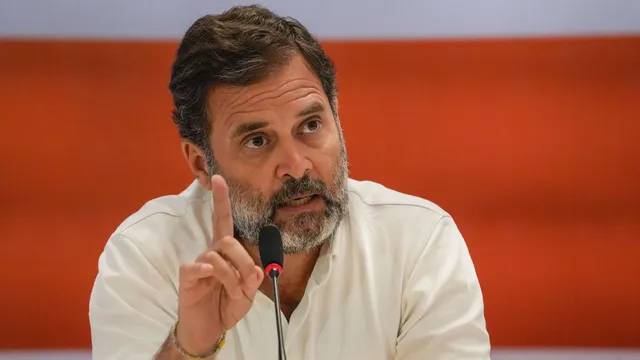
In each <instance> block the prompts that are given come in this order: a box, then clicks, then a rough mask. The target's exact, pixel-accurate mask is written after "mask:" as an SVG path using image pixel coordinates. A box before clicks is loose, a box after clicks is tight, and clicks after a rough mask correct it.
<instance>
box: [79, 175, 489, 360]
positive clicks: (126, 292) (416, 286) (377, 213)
mask: <svg viewBox="0 0 640 360" xmlns="http://www.w3.org/2000/svg"><path fill="white" fill-rule="evenodd" d="M348 186H349V196H350V202H349V214H348V216H347V217H346V218H345V219H344V220H343V222H342V223H341V225H340V227H339V229H338V231H337V233H336V236H335V239H334V240H333V241H332V242H331V243H327V244H326V245H325V246H324V247H323V251H322V255H321V256H320V258H319V259H318V262H317V264H316V267H315V269H314V271H313V273H312V276H311V279H310V280H309V283H308V286H307V289H306V292H305V296H304V298H303V300H302V302H301V303H300V305H299V306H298V308H297V309H296V310H295V312H294V313H293V315H292V316H291V319H290V322H286V321H285V323H284V324H283V327H284V332H285V339H286V351H287V358H288V359H289V360H296V359H301V360H302V359H304V360H316V359H318V360H319V359H349V360H351V359H367V360H389V359H397V360H423V359H430V360H447V359H457V360H460V359H474V360H481V359H489V358H490V355H489V354H490V344H489V335H488V333H487V331H486V326H485V319H484V305H483V299H482V294H481V290H480V286H479V284H478V279H477V277H476V273H475V269H474V266H473V264H472V261H471V258H470V256H469V252H468V250H467V247H466V244H465V242H464V240H463V238H462V236H461V234H460V232H459V231H458V228H457V227H456V225H455V223H454V221H453V220H452V218H451V217H450V216H449V215H448V214H447V213H446V212H444V211H443V210H442V209H440V208H439V207H437V206H436V205H434V204H433V203H431V202H428V201H426V200H423V199H420V198H417V197H413V196H409V195H406V194H401V193H399V192H396V191H393V190H390V189H387V188H385V187H383V186H381V185H379V184H376V183H372V182H360V181H355V180H349V183H348ZM211 235H212V207H211V193H210V192H208V191H206V190H205V189H203V188H201V187H200V186H199V185H198V184H197V183H195V182H194V183H193V184H192V185H191V186H190V187H189V188H188V189H186V190H185V191H184V192H183V193H181V194H180V195H176V196H166V197H161V198H158V199H155V200H152V201H150V202H149V203H147V204H146V205H145V206H144V207H142V209H140V210H139V211H138V212H136V213H135V214H133V215H132V216H131V217H129V218H128V219H127V220H126V221H125V222H124V223H123V224H122V225H121V226H120V227H118V229H117V230H116V231H115V233H114V234H113V236H112V237H111V238H110V239H109V241H108V243H107V245H106V247H105V249H104V252H103V254H102V255H101V257H100V260H99V274H98V276H97V278H96V281H95V285H94V288H93V292H92V294H91V301H90V310H89V316H90V321H91V335H92V342H93V359H95V360H116V359H151V358H152V357H153V355H154V354H155V353H156V351H157V350H158V348H159V347H160V346H161V344H162V343H163V341H164V340H165V339H166V337H167V335H168V333H169V329H170V328H171V326H172V325H173V323H174V322H175V321H176V316H177V315H176V311H177V300H178V299H177V289H178V268H179V265H180V264H181V263H183V262H187V261H193V260H194V259H195V258H196V257H197V256H198V255H199V254H200V253H202V252H203V251H205V250H206V249H207V247H208V245H209V244H210V242H211ZM284 269H285V271H287V267H286V262H285V265H284ZM283 320H284V317H283ZM275 327H276V325H275V317H274V305H273V302H272V301H271V300H270V299H269V298H268V297H266V296H265V295H263V294H262V293H260V292H259V293H258V295H257V296H256V300H255V302H254V304H253V306H252V308H251V310H250V311H249V313H248V314H247V315H246V316H245V317H244V318H243V319H242V320H241V321H240V322H239V323H238V324H237V325H236V326H235V327H234V328H233V329H232V330H230V332H229V333H228V335H227V344H226V346H225V347H224V348H223V349H222V350H221V352H220V353H219V355H218V356H217V360H228V359H229V360H231V359H234V360H238V359H246V360H253V359H269V358H270V359H276V358H277V336H276V332H275Z"/></svg>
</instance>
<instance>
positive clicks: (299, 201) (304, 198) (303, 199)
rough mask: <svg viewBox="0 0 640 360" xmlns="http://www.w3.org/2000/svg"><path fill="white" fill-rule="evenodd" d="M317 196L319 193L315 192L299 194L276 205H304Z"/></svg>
mask: <svg viewBox="0 0 640 360" xmlns="http://www.w3.org/2000/svg"><path fill="white" fill-rule="evenodd" d="M318 196H319V195H317V194H309V195H301V196H298V197H295V198H292V199H291V200H288V201H285V202H283V203H281V204H280V205H278V207H287V206H300V205H304V204H306V203H308V202H310V201H311V200H314V199H315V198H317V197H318Z"/></svg>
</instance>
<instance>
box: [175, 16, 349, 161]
mask: <svg viewBox="0 0 640 360" xmlns="http://www.w3.org/2000/svg"><path fill="white" fill-rule="evenodd" d="M295 54H299V55H301V56H302V57H304V59H305V61H306V62H307V63H308V65H309V66H310V68H311V69H312V70H313V71H314V73H315V74H316V76H318V78H319V79H320V82H321V83H322V86H323V88H324V92H325V94H326V96H327V98H328V99H329V103H330V106H331V110H332V111H333V113H334V116H336V119H337V114H336V112H337V110H336V107H335V99H336V93H337V90H336V84H335V70H334V66H333V63H332V61H331V60H330V59H329V57H328V56H327V55H326V54H325V52H324V50H323V48H322V46H321V45H320V43H319V42H318V40H316V39H315V38H314V37H313V36H312V35H311V33H309V31H308V30H307V29H306V28H305V27H304V26H303V25H302V24H300V23H299V22H298V21H297V20H295V19H293V18H290V17H280V16H278V15H276V14H275V13H273V12H271V11H270V10H268V9H266V8H264V7H262V6H258V5H249V6H236V7H233V8H231V9H229V10H227V11H225V12H223V13H221V14H218V15H207V16H203V17H201V18H200V19H198V20H196V21H195V23H193V25H192V26H191V27H190V28H189V29H188V30H187V32H186V33H185V35H184V37H183V39H182V41H181V42H180V45H179V47H178V51H177V54H176V58H175V61H174V63H173V67H172V70H171V81H170V84H169V89H170V90H171V94H172V95H173V103H174V106H175V109H174V111H173V121H174V122H175V124H176V125H177V127H178V132H179V133H180V136H181V137H182V138H183V139H185V140H187V141H190V142H192V143H193V144H195V145H196V146H198V147H200V148H201V149H203V150H204V151H205V154H206V155H207V163H208V166H209V169H213V168H215V163H214V160H213V154H212V152H211V147H210V145H209V135H210V133H211V117H210V114H211V112H214V111H215V109H210V108H208V106H207V94H208V92H209V90H210V89H211V88H212V87H214V86H216V85H221V84H224V85H236V86H247V85H250V84H254V83H256V82H259V81H261V80H263V79H264V78H266V77H267V76H268V75H269V74H271V73H272V72H273V71H274V70H276V69H278V68H279V67H282V66H284V65H286V64H287V63H288V62H289V60H290V59H291V57H292V56H293V55H295Z"/></svg>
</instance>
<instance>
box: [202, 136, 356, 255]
mask: <svg viewBox="0 0 640 360" xmlns="http://www.w3.org/2000/svg"><path fill="white" fill-rule="evenodd" d="M338 130H340V129H339V128H338ZM340 143H341V149H340V154H339V159H338V163H337V166H336V171H335V173H334V174H333V183H332V184H330V185H328V190H329V192H330V193H331V195H330V196H327V198H325V202H326V205H327V211H325V212H324V213H322V214H318V213H315V214H301V215H299V216H298V217H296V218H294V219H292V220H291V221H289V222H288V223H285V224H276V223H275V222H274V218H275V204H268V203H266V202H265V201H264V200H263V198H262V196H261V194H260V193H253V192H252V193H251V194H247V190H246V189H243V188H242V186H241V185H240V184H239V183H237V182H235V181H233V179H230V178H225V180H227V184H228V186H229V197H230V202H231V211H232V216H233V221H234V226H235V227H236V228H237V230H238V231H239V232H240V234H241V237H242V239H243V240H244V241H246V242H247V243H249V244H251V245H256V246H257V245H258V241H259V233H260V229H262V228H263V227H264V226H267V225H276V226H278V227H279V228H280V231H281V233H282V242H283V248H284V252H285V253H286V254H294V253H301V252H308V251H311V250H313V249H314V248H317V247H319V246H321V245H322V244H324V243H325V242H326V241H328V240H330V239H331V238H332V237H333V235H334V234H335V231H336V229H337V228H338V226H339V224H340V222H341V221H342V219H343V218H344V216H345V215H346V214H347V209H348V204H349V197H348V189H347V181H348V162H347V156H346V146H345V143H344V140H343V138H342V132H341V131H340ZM205 156H206V161H207V165H208V168H209V170H210V174H220V175H222V176H223V177H224V173H223V172H221V171H220V168H219V167H218V165H217V163H216V162H215V158H214V157H213V154H212V153H211V151H210V150H209V151H207V150H205ZM305 221H307V222H313V221H315V224H314V225H313V226H314V227H315V228H316V230H315V231H307V232H304V231H291V229H290V228H295V229H301V228H302V225H304V222H305ZM279 225H280V226H279Z"/></svg>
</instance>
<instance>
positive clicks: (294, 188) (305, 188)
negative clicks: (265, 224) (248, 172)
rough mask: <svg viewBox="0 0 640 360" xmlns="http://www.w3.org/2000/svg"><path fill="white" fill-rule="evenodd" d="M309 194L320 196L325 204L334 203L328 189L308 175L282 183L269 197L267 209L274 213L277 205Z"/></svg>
mask: <svg viewBox="0 0 640 360" xmlns="http://www.w3.org/2000/svg"><path fill="white" fill-rule="evenodd" d="M309 193H313V194H315V195H318V196H321V197H322V198H324V200H325V201H327V202H333V201H334V199H333V195H332V193H331V191H329V187H328V186H327V185H326V184H325V183H324V182H322V181H320V180H317V179H312V178H311V177H310V176H309V175H305V176H304V177H302V178H300V179H294V178H289V179H288V180H287V181H286V182H284V183H283V184H282V186H281V187H280V189H278V191H276V192H275V193H274V194H273V195H272V196H271V199H270V200H269V207H270V208H271V209H272V211H275V208H276V207H277V206H278V205H280V204H282V203H284V202H286V201H288V200H291V199H292V198H295V197H297V196H299V195H302V194H309Z"/></svg>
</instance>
